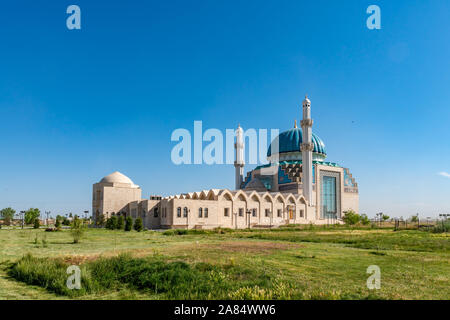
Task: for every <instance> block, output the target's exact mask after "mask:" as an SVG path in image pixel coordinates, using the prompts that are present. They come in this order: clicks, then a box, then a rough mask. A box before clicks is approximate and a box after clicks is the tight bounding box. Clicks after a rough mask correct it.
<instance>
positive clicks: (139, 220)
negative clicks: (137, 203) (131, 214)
mask: <svg viewBox="0 0 450 320" xmlns="http://www.w3.org/2000/svg"><path fill="white" fill-rule="evenodd" d="M143 228H144V226H143V225H142V218H137V219H136V220H135V221H134V230H136V231H137V232H141V231H142V229H143Z"/></svg>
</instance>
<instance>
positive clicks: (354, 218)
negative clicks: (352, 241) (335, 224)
mask: <svg viewBox="0 0 450 320" xmlns="http://www.w3.org/2000/svg"><path fill="white" fill-rule="evenodd" d="M342 220H343V221H344V222H345V223H346V224H348V225H355V224H357V223H358V222H359V221H360V220H361V217H360V215H359V214H357V213H356V212H355V211H353V210H348V211H345V212H344V216H343V217H342Z"/></svg>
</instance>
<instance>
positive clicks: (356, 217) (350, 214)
mask: <svg viewBox="0 0 450 320" xmlns="http://www.w3.org/2000/svg"><path fill="white" fill-rule="evenodd" d="M382 219H383V221H386V220H388V219H389V216H387V215H383V216H382ZM342 220H343V221H344V222H345V223H346V224H348V225H355V224H358V223H359V224H362V225H365V226H366V225H369V224H370V219H369V217H368V216H367V215H366V214H364V213H363V214H357V213H356V212H355V211H353V210H348V211H345V212H344V216H343V217H342Z"/></svg>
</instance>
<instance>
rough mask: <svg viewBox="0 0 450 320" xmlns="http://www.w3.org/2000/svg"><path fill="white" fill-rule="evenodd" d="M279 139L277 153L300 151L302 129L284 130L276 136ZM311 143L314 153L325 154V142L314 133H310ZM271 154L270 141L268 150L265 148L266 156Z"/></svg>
mask: <svg viewBox="0 0 450 320" xmlns="http://www.w3.org/2000/svg"><path fill="white" fill-rule="evenodd" d="M278 138H279V141H278V144H279V150H280V151H279V153H286V152H301V151H300V144H301V143H302V142H303V138H302V130H301V129H300V128H293V129H290V130H288V131H284V132H282V133H280V135H279V136H278ZM312 143H313V144H314V150H313V152H314V153H319V154H322V155H326V154H327V153H326V151H325V144H324V143H323V141H322V140H321V139H320V138H319V137H318V136H316V135H315V134H314V133H313V134H312ZM271 155H272V143H271V144H270V146H269V150H267V156H268V157H270V156H271Z"/></svg>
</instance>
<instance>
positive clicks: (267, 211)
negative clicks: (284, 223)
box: [265, 209, 270, 217]
mask: <svg viewBox="0 0 450 320" xmlns="http://www.w3.org/2000/svg"><path fill="white" fill-rule="evenodd" d="M265 212H266V217H269V216H270V210H269V209H266V210H265Z"/></svg>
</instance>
